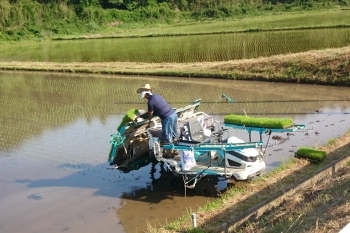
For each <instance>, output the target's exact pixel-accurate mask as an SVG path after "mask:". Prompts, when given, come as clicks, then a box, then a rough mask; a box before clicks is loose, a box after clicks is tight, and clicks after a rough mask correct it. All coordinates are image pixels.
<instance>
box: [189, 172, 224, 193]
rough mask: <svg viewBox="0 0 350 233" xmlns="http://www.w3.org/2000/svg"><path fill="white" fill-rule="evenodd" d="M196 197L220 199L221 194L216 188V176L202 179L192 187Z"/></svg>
mask: <svg viewBox="0 0 350 233" xmlns="http://www.w3.org/2000/svg"><path fill="white" fill-rule="evenodd" d="M194 189H195V191H196V193H197V194H198V195H202V196H206V197H220V196H221V192H220V189H219V186H218V178H217V177H216V176H206V177H203V178H202V179H201V180H200V181H199V182H198V183H197V184H196V186H195V187H194Z"/></svg>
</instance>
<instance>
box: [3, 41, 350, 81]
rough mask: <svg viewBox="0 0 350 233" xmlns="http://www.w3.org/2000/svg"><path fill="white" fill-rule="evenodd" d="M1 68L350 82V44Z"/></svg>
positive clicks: (17, 64)
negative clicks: (214, 58)
mask: <svg viewBox="0 0 350 233" xmlns="http://www.w3.org/2000/svg"><path fill="white" fill-rule="evenodd" d="M0 69H2V70H23V71H49V72H72V73H100V74H130V75H155V76H157V75H158V76H178V77H207V78H227V79H236V80H256V81H273V82H291V83H314V84H327V85H339V86H350V46H347V47H343V48H334V49H325V50H317V51H308V52H302V53H295V54H286V55H276V56H271V57H261V58H256V59H242V60H232V61H222V62H199V63H136V62H103V63H99V62H93V63H75V62H71V63H55V62H16V61H13V62H0Z"/></svg>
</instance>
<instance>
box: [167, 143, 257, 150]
mask: <svg viewBox="0 0 350 233" xmlns="http://www.w3.org/2000/svg"><path fill="white" fill-rule="evenodd" d="M262 145H263V142H262V141H259V142H244V143H223V144H210V143H205V144H196V145H188V146H187V145H174V144H168V145H164V146H163V148H164V149H170V150H193V151H198V152H206V151H231V150H238V149H246V148H257V147H259V146H262Z"/></svg>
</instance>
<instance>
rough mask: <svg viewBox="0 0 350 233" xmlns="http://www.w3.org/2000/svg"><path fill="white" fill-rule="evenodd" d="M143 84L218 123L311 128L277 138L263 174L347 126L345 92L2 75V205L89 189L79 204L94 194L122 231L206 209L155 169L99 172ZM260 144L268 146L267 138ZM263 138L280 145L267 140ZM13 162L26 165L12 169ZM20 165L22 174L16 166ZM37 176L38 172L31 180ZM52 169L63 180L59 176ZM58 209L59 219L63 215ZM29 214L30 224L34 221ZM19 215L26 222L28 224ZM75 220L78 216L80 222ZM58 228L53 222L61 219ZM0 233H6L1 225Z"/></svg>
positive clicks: (140, 103)
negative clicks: (248, 119)
mask: <svg viewBox="0 0 350 233" xmlns="http://www.w3.org/2000/svg"><path fill="white" fill-rule="evenodd" d="M144 83H150V84H151V86H152V88H153V90H154V92H156V93H160V94H161V95H163V96H164V97H165V98H166V99H167V100H168V101H169V103H171V105H172V106H174V107H176V108H178V107H182V106H184V105H186V104H188V103H190V102H192V101H193V100H194V99H198V98H201V99H202V104H201V106H200V108H199V110H201V111H204V112H210V113H211V114H213V115H214V117H215V119H217V120H222V118H223V116H224V115H225V114H231V113H237V114H244V113H246V114H248V115H269V116H277V117H279V116H282V117H285V116H286V117H291V118H293V119H294V120H295V122H296V123H299V124H305V125H306V126H307V128H308V129H312V130H313V131H311V132H310V133H309V134H308V135H306V133H305V132H300V133H295V135H293V136H291V135H289V136H288V137H287V135H282V136H283V138H285V139H286V140H285V141H284V143H282V144H281V145H280V146H279V145H277V146H275V147H272V148H270V149H269V150H268V154H267V157H266V164H267V167H268V169H272V168H273V167H276V166H277V165H278V164H279V162H280V161H281V160H283V159H285V158H288V157H289V156H290V154H291V153H292V151H293V150H295V149H296V147H299V146H300V145H309V146H314V145H316V144H318V145H320V144H324V143H326V142H327V141H328V140H329V139H332V138H334V137H337V136H339V135H341V134H343V133H344V132H345V131H346V130H347V129H349V128H350V123H349V122H350V120H349V117H348V116H349V115H348V114H350V91H349V88H340V87H328V86H316V85H298V84H279V83H261V82H243V81H228V80H210V79H189V78H188V79H187V78H181V79H180V78H167V79H166V80H165V79H164V78H157V77H130V76H128V77H119V76H118V77H116V76H114V77H110V76H99V77H98V76H96V75H95V76H89V75H66V74H47V73H16V72H0V107H1V109H2V111H0V128H1V131H0V162H1V165H2V166H3V167H11V169H12V170H6V169H1V172H0V176H1V177H4V178H3V180H2V182H0V188H1V190H2V191H1V193H0V200H2V199H4V198H10V197H12V199H6V203H12V204H14V203H17V204H18V203H19V204H20V205H22V207H23V208H22V211H23V210H27V209H26V208H27V207H28V206H27V205H28V204H27V201H28V199H29V200H33V201H34V200H35V201H38V202H40V203H42V202H41V201H44V200H47V199H48V197H47V196H45V194H44V193H41V194H40V195H39V194H38V193H37V192H34V191H32V192H30V190H35V191H37V190H40V189H42V188H45V189H49V190H50V189H56V188H57V187H62V188H63V187H69V188H70V189H75V188H79V189H83V190H85V191H84V192H88V191H87V190H92V191H91V193H88V194H87V197H84V198H81V200H80V201H79V202H80V204H81V206H84V203H93V202H94V200H96V198H101V197H103V198H106V199H104V200H103V201H102V204H99V205H101V206H99V207H100V208H102V206H103V208H105V209H106V210H104V211H106V213H108V212H109V211H110V212H113V213H114V215H113V217H112V218H113V219H112V220H111V221H109V222H108V223H104V224H107V225H108V224H111V223H116V224H118V226H119V227H122V228H123V229H124V230H125V231H126V232H135V231H136V230H135V229H138V231H141V230H142V229H145V228H146V226H147V224H146V223H147V222H149V223H150V224H151V225H157V224H165V223H166V222H167V221H170V220H172V219H175V218H177V217H179V216H180V215H181V214H182V213H183V212H184V211H185V212H186V211H189V208H191V209H192V210H195V209H196V208H198V206H201V205H204V204H205V203H206V202H207V200H208V199H207V198H205V197H197V196H194V195H191V192H188V193H187V194H188V196H187V198H185V197H184V195H183V194H184V190H182V188H181V187H179V188H174V187H172V188H171V189H169V183H171V179H170V178H169V177H167V176H166V175H164V174H163V173H162V169H161V167H160V165H159V164H154V165H153V166H152V165H149V166H146V167H143V168H141V169H139V170H136V171H132V172H130V173H128V174H125V173H121V172H119V171H117V170H108V169H106V168H107V166H108V163H107V156H108V152H109V149H110V144H109V139H110V135H111V134H112V133H115V132H116V128H117V126H118V124H119V122H120V120H121V117H122V116H123V114H124V113H125V112H126V111H127V110H129V109H130V108H139V109H145V108H146V102H145V101H144V100H142V99H140V97H139V94H137V93H136V89H137V88H138V87H139V86H140V85H141V84H144ZM223 93H224V94H226V95H228V96H230V97H231V98H232V99H234V101H235V102H234V103H233V104H231V103H228V102H225V100H224V99H222V98H220V96H221V95H222V94H223ZM316 131H317V132H318V134H317V135H316V134H315V132H316ZM230 133H231V134H235V135H237V136H238V137H240V138H242V139H243V140H248V136H247V132H245V131H240V130H230ZM252 136H253V140H258V135H255V134H253V135H252ZM263 140H264V141H267V140H268V138H267V136H266V135H263ZM269 142H270V143H271V144H273V143H278V142H275V141H274V140H271V139H270V141H269ZM282 146H283V150H282ZM17 162H19V163H20V164H21V166H24V167H25V169H24V168H22V167H21V166H18V165H16V166H15V165H14V166H12V165H11V164H12V163H17ZM33 164H37V166H34V165H33ZM19 167H21V169H20V170H16V169H19ZM34 167H35V168H34ZM48 168H49V169H48ZM24 170H25V173H23V171H24ZM44 170H45V172H43V171H44ZM9 171H10V172H9ZM38 173H40V174H42V176H41V177H37V175H36V174H38ZM56 173H59V174H60V175H57V176H56V175H55V174H56ZM18 185H20V186H21V188H23V192H25V193H26V194H27V195H26V196H24V197H23V200H22V199H21V198H20V197H19V196H16V195H14V194H16V192H17V191H16V190H17V188H16V187H17V186H18ZM3 190H6V191H3ZM27 192H30V193H27ZM38 192H39V191H38ZM18 195H19V194H18ZM66 198H67V199H69V198H70V197H66ZM116 200H117V204H116ZM22 202H23V203H22ZM0 203H3V204H0V206H2V205H5V204H4V203H5V201H3V202H0ZM98 203H100V202H98ZM8 205H9V204H8ZM2 207H4V206H2ZM33 208H34V207H33ZM35 208H37V206H35ZM70 208H71V209H73V207H70ZM82 208H83V207H82ZM89 208H98V207H97V206H90V207H89ZM12 211H13V216H17V217H16V219H18V216H21V217H24V214H21V212H20V211H16V210H12ZM30 211H31V209H30V208H29V207H28V212H30ZM55 211H57V210H55ZM60 211H62V213H65V210H60ZM82 211H83V210H82ZM84 211H85V210H84ZM87 211H88V210H87ZM28 212H25V211H24V212H23V213H26V214H28ZM35 216H36V215H33V218H34V220H35V221H38V222H40V221H39V219H35ZM101 216H105V215H94V217H95V218H101ZM37 218H39V216H38V217H37ZM135 218H136V219H138V220H137V221H135ZM20 219H22V220H21V221H25V220H24V219H25V218H20ZM76 221H77V222H79V221H80V220H78V218H77V219H76ZM10 222H11V221H10V220H9V218H2V220H0V226H1V225H4V224H6V226H7V227H8V228H9V229H17V230H18V231H20V230H21V229H20V228H16V223H15V222H13V225H12V224H11V223H10ZM119 222H121V223H122V224H121V223H119ZM28 224H33V223H31V222H28ZM56 224H60V223H59V221H58V223H56ZM22 225H26V222H22ZM34 225H35V224H33V225H32V227H33V230H32V231H30V230H28V231H27V232H37V229H36V228H34ZM73 226H74V227H76V228H78V227H80V225H79V224H76V225H74V224H73V225H72V229H73V228H74V227H73ZM113 226H114V225H113ZM76 228H75V229H76ZM79 229H80V228H79ZM0 231H1V232H3V229H2V228H1V227H0ZM4 232H6V231H4ZM12 232H15V231H12ZM75 232H80V231H79V230H76V231H75ZM136 232H137V231H136Z"/></svg>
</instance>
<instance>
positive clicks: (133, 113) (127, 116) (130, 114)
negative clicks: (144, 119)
mask: <svg viewBox="0 0 350 233" xmlns="http://www.w3.org/2000/svg"><path fill="white" fill-rule="evenodd" d="M138 114H139V111H138V110H137V109H135V108H132V109H130V110H128V111H127V112H126V113H125V115H124V117H123V119H122V121H121V122H120V124H119V126H118V128H117V130H118V131H120V129H121V128H122V127H123V126H125V124H126V123H128V122H130V121H133V120H134V118H135V116H136V115H138Z"/></svg>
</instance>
